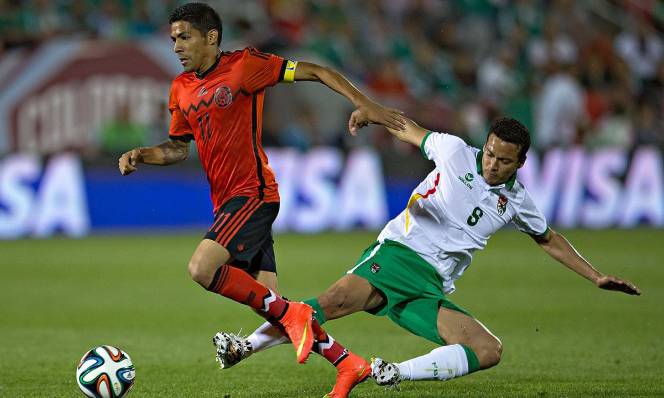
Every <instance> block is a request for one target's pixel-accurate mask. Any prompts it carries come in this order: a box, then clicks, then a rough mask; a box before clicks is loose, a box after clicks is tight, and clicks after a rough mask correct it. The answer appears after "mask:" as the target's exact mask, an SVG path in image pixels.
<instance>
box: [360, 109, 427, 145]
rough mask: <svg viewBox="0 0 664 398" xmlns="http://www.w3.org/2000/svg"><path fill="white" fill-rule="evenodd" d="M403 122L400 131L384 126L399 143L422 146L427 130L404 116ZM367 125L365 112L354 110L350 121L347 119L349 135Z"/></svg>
mask: <svg viewBox="0 0 664 398" xmlns="http://www.w3.org/2000/svg"><path fill="white" fill-rule="evenodd" d="M403 120H404V122H405V124H404V127H403V128H402V129H393V128H391V127H389V126H386V125H384V126H385V128H387V131H389V132H390V133H391V134H392V135H393V136H395V137H397V138H398V139H400V140H401V141H403V142H407V143H409V144H413V145H415V146H416V147H419V146H420V145H422V140H423V139H424V137H425V136H426V135H427V133H428V132H429V130H427V129H425V128H423V127H420V126H419V125H418V124H417V123H415V122H414V121H412V120H411V119H409V118H407V117H405V116H404V117H403ZM369 123H370V122H369V120H368V118H367V116H366V113H365V110H363V109H356V110H355V111H354V112H353V113H352V114H351V115H350V119H348V130H349V131H350V133H351V134H353V135H357V132H358V131H359V130H360V129H361V128H362V127H365V126H367V125H368V124H369ZM379 124H380V123H379Z"/></svg>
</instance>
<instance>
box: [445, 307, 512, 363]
mask: <svg viewBox="0 0 664 398" xmlns="http://www.w3.org/2000/svg"><path fill="white" fill-rule="evenodd" d="M437 323H438V332H439V333H440V337H441V338H442V339H443V340H444V341H445V343H446V344H463V345H465V346H467V347H470V348H471V349H472V350H473V351H474V352H475V354H476V355H477V357H478V359H479V361H480V366H481V367H482V368H486V367H489V366H493V365H495V364H496V363H498V361H499V360H500V355H501V352H502V344H501V342H500V339H498V337H496V335H494V334H493V333H492V332H491V331H490V330H489V329H488V328H487V327H486V326H484V325H483V324H482V322H480V321H478V320H477V319H475V318H473V317H471V316H469V315H466V314H464V313H462V312H459V311H455V310H452V309H449V308H445V307H440V309H439V310H438V320H437Z"/></svg>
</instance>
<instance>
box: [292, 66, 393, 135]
mask: <svg viewBox="0 0 664 398" xmlns="http://www.w3.org/2000/svg"><path fill="white" fill-rule="evenodd" d="M295 81H317V82H321V83H323V84H324V85H326V86H328V87H329V88H331V89H332V90H334V91H336V92H338V93H339V94H341V95H343V96H344V97H346V98H348V100H349V101H350V102H352V103H353V105H355V107H356V108H358V109H362V110H363V111H364V114H365V115H366V118H367V119H368V121H369V123H377V124H382V125H383V126H386V127H390V128H393V129H402V128H403V127H404V120H403V116H402V114H403V113H402V112H401V111H399V110H397V109H392V108H387V107H384V106H382V105H380V104H379V103H377V102H374V101H373V100H372V99H370V98H369V97H367V96H366V95H365V94H364V93H363V92H361V91H360V90H358V89H357V87H355V86H354V85H353V83H351V82H350V81H348V79H346V78H345V77H344V76H343V75H342V74H341V73H339V72H337V71H335V70H334V69H331V68H328V67H325V66H321V65H316V64H312V63H310V62H298V63H297V67H296V69H295ZM351 133H353V132H352V131H351Z"/></svg>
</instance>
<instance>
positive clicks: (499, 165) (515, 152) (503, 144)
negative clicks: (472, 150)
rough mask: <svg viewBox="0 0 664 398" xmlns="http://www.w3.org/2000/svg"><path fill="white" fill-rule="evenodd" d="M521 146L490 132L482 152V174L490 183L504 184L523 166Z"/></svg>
mask: <svg viewBox="0 0 664 398" xmlns="http://www.w3.org/2000/svg"><path fill="white" fill-rule="evenodd" d="M519 151H520V146H519V145H517V144H514V143H511V142H507V141H503V140H501V139H500V138H498V137H497V136H496V135H495V134H489V138H488V139H487V140H486V144H484V153H483V154H482V175H483V176H484V180H485V181H486V182H487V183H488V184H489V185H498V184H503V183H505V182H506V181H507V180H509V179H510V177H512V175H513V174H514V173H515V172H516V170H517V169H518V168H519V167H521V166H523V162H521V161H520V160H519Z"/></svg>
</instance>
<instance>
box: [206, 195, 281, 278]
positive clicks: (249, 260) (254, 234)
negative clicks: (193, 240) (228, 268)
mask: <svg viewBox="0 0 664 398" xmlns="http://www.w3.org/2000/svg"><path fill="white" fill-rule="evenodd" d="M278 213H279V203H278V202H273V203H266V202H263V201H262V200H259V199H258V198H250V197H246V196H236V197H234V198H231V199H229V200H228V201H227V202H226V203H224V204H223V205H222V206H221V207H220V208H219V210H217V213H216V214H215V216H214V223H212V226H211V227H210V229H209V230H208V232H207V234H205V239H210V240H213V241H215V242H217V243H219V244H220V245H222V246H223V247H225V248H226V250H228V251H229V252H230V254H231V260H230V261H229V264H231V265H233V266H236V267H238V268H242V269H244V270H245V271H247V272H248V273H250V274H254V273H256V272H257V271H270V272H275V273H276V272H277V264H276V261H275V258H274V248H273V245H274V240H273V239H272V223H273V222H274V220H275V219H276V218H277V214H278Z"/></svg>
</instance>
